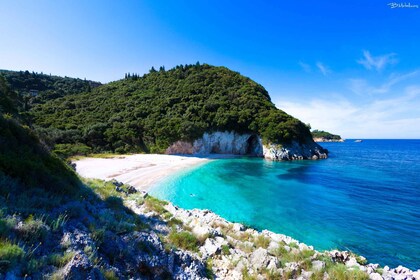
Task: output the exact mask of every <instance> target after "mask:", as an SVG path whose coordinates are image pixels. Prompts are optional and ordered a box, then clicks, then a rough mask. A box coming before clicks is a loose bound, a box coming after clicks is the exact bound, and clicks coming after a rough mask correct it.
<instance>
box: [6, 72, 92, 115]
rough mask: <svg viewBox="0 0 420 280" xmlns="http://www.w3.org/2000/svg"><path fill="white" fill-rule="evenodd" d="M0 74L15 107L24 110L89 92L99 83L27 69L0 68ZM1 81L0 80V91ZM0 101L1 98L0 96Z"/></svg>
mask: <svg viewBox="0 0 420 280" xmlns="http://www.w3.org/2000/svg"><path fill="white" fill-rule="evenodd" d="M0 76H3V77H4V80H5V81H7V83H8V84H9V87H10V90H11V92H12V93H13V95H14V97H13V98H12V101H14V102H17V106H16V107H17V108H19V109H20V110H21V111H26V110H28V109H29V108H30V107H32V106H33V105H35V104H38V103H44V102H46V101H48V100H51V99H56V98H59V97H62V96H65V95H67V94H78V93H81V92H90V91H91V90H92V88H94V87H97V86H99V85H100V83H98V82H92V81H86V80H81V79H75V78H69V77H64V78H63V77H58V76H51V75H45V74H42V73H35V72H32V73H30V72H29V71H19V72H17V71H6V70H0ZM1 89H2V82H1V80H0V91H1ZM0 103H2V102H1V98H0Z"/></svg>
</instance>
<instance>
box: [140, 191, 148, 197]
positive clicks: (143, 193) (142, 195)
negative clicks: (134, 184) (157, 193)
mask: <svg viewBox="0 0 420 280" xmlns="http://www.w3.org/2000/svg"><path fill="white" fill-rule="evenodd" d="M148 195H149V194H148V193H147V192H146V191H140V196H141V197H142V198H146V197H147V196H148Z"/></svg>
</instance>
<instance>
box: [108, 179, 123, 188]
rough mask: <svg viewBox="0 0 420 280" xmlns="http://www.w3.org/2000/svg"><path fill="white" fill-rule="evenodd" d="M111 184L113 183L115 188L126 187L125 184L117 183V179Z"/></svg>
mask: <svg viewBox="0 0 420 280" xmlns="http://www.w3.org/2000/svg"><path fill="white" fill-rule="evenodd" d="M111 183H112V184H113V185H114V186H116V187H122V186H123V185H124V183H122V182H119V181H117V180H115V179H112V180H111Z"/></svg>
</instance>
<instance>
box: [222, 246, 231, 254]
mask: <svg viewBox="0 0 420 280" xmlns="http://www.w3.org/2000/svg"><path fill="white" fill-rule="evenodd" d="M222 255H225V256H226V255H230V247H229V245H222Z"/></svg>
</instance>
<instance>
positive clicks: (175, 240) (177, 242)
mask: <svg viewBox="0 0 420 280" xmlns="http://www.w3.org/2000/svg"><path fill="white" fill-rule="evenodd" d="M168 241H169V243H171V244H172V245H174V246H175V247H177V248H181V249H185V250H189V251H192V252H198V248H199V246H200V241H199V240H198V239H197V237H195V236H194V235H193V234H191V233H190V232H188V231H181V232H171V233H170V234H169V235H168Z"/></svg>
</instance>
